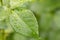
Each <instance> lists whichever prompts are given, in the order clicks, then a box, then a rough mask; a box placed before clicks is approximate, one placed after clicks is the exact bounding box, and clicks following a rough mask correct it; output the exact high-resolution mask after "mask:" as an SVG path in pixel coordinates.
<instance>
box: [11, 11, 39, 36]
mask: <svg viewBox="0 0 60 40" xmlns="http://www.w3.org/2000/svg"><path fill="white" fill-rule="evenodd" d="M10 24H11V25H12V27H13V29H14V30H15V31H16V32H17V33H19V34H22V35H24V36H28V37H38V24H37V21H36V18H35V16H34V15H33V13H32V12H31V11H30V10H23V11H22V12H16V11H13V12H12V15H11V16H10Z"/></svg>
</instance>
